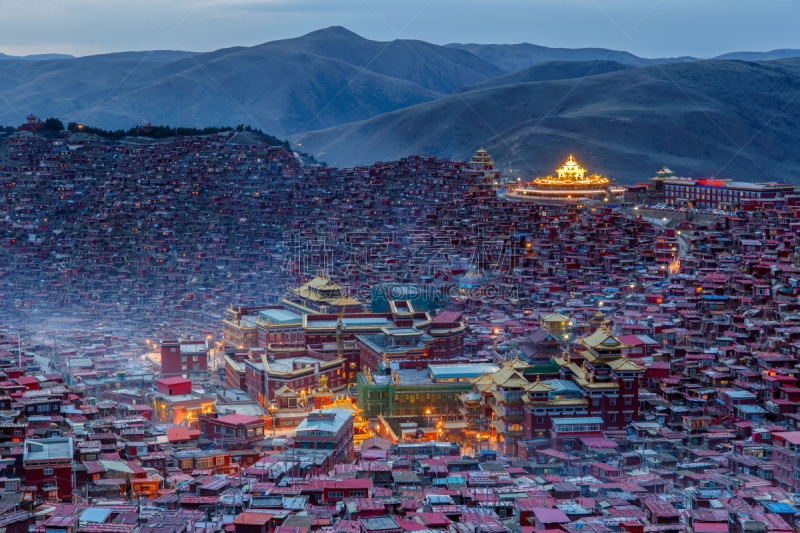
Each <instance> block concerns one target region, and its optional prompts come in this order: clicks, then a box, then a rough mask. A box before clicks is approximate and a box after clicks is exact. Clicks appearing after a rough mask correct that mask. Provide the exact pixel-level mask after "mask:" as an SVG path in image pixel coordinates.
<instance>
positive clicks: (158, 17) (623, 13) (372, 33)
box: [0, 0, 800, 57]
mask: <svg viewBox="0 0 800 533" xmlns="http://www.w3.org/2000/svg"><path fill="white" fill-rule="evenodd" d="M0 9H1V10H2V17H0V52H3V53H6V54H10V55H27V54H38V53H66V54H73V55H89V54H97V53H105V52H118V51H124V50H150V49H154V48H159V49H173V50H179V49H184V50H193V51H199V52H204V51H210V50H216V49H219V48H224V47H230V46H250V45H255V44H259V43H263V42H266V41H271V40H275V39H283V38H289V37H296V36H299V35H302V34H304V33H308V32H310V31H313V30H316V29H320V28H324V27H327V26H333V25H338V26H344V27H346V28H348V29H350V30H352V31H354V32H356V33H358V34H360V35H363V36H364V37H368V38H370V39H376V40H391V39H394V38H395V37H396V34H397V33H400V37H402V38H407V39H421V40H425V41H429V42H433V43H437V44H446V43H449V42H476V43H519V42H530V43H534V44H540V45H544V46H551V47H568V48H578V47H602V48H615V49H619V50H627V51H629V52H631V53H633V54H636V55H639V56H643V57H665V56H681V55H691V56H695V57H713V56H716V55H719V54H723V53H726V52H734V51H744V50H747V51H767V50H772V49H776V48H800V35H799V34H798V32H797V31H796V25H797V24H796V22H797V21H798V20H800V2H797V1H795V0H764V1H758V2H756V1H753V0H661V1H659V0H205V1H203V0H0ZM170 32H172V36H171V38H168V37H167V34H168V33H170ZM628 32H630V35H629V36H628V37H626V33H628Z"/></svg>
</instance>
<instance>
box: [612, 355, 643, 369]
mask: <svg viewBox="0 0 800 533" xmlns="http://www.w3.org/2000/svg"><path fill="white" fill-rule="evenodd" d="M608 366H609V367H611V370H616V371H617V372H640V371H642V370H644V367H641V366H639V365H637V364H636V363H634V362H633V361H631V360H630V359H627V358H625V357H623V358H621V359H617V360H616V361H612V362H610V363H608Z"/></svg>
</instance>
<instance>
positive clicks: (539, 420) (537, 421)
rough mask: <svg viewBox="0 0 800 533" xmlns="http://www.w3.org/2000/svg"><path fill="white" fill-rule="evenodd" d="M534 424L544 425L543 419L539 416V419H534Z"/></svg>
mask: <svg viewBox="0 0 800 533" xmlns="http://www.w3.org/2000/svg"><path fill="white" fill-rule="evenodd" d="M536 423H537V424H544V417H542V416H540V417H539V418H537V419H536Z"/></svg>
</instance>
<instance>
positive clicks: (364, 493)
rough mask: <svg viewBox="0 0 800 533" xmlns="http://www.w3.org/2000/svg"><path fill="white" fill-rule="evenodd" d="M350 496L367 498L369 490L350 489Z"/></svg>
mask: <svg viewBox="0 0 800 533" xmlns="http://www.w3.org/2000/svg"><path fill="white" fill-rule="evenodd" d="M350 497H351V498H366V497H367V491H365V490H351V491H350Z"/></svg>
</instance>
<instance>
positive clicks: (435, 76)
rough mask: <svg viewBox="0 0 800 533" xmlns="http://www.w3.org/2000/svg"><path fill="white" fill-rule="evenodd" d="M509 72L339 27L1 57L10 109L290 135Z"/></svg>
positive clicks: (4, 101)
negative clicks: (217, 46) (235, 39)
mask: <svg viewBox="0 0 800 533" xmlns="http://www.w3.org/2000/svg"><path fill="white" fill-rule="evenodd" d="M502 74H505V71H503V70H502V69H500V68H498V67H497V66H495V65H492V64H490V63H487V62H485V61H483V60H481V59H479V58H477V57H475V56H473V55H472V54H470V53H469V52H465V51H463V50H454V49H450V48H445V47H442V46H436V45H432V44H429V43H424V42H420V41H391V42H377V41H370V40H368V39H364V38H363V37H360V36H358V35H356V34H354V33H352V32H350V31H348V30H345V29H344V28H338V27H333V28H327V29H325V30H319V31H316V32H312V33H310V34H308V35H304V36H302V37H298V38H296V39H286V40H281V41H273V42H269V43H265V44H262V45H258V46H254V47H234V48H227V49H223V50H217V51H214V52H210V53H204V54H196V53H192V52H175V51H156V52H126V53H121V54H106V55H101V56H91V57H83V58H76V59H72V60H62V61H40V62H35V63H34V62H22V61H8V62H0V96H2V98H1V99H0V121H1V122H2V123H11V124H16V123H18V122H19V120H20V118H21V116H22V115H27V114H28V113H34V114H36V115H40V116H57V117H59V118H61V119H62V121H64V122H68V121H74V122H81V123H88V124H92V125H96V126H100V127H104V128H128V127H131V126H134V125H136V124H142V123H145V122H151V123H153V124H170V125H177V124H180V125H183V126H196V127H204V126H218V125H224V124H234V123H235V124H240V123H244V124H250V125H252V126H254V127H258V128H261V129H263V130H264V131H269V132H271V133H274V134H276V135H279V136H283V135H286V134H289V133H297V132H301V131H305V130H307V129H320V128H327V127H332V126H337V125H340V124H344V123H349V122H353V121H358V120H363V119H366V118H369V117H372V116H375V115H377V114H381V113H386V112H389V111H393V110H396V109H401V108H403V107H407V106H410V105H415V104H419V103H422V102H428V101H431V100H434V99H436V98H439V97H441V96H442V95H444V94H448V93H450V92H452V91H453V90H455V89H457V88H459V87H461V86H462V85H465V84H474V83H480V82H482V81H486V80H488V79H490V78H492V77H496V76H499V75H502ZM9 104H10V105H9Z"/></svg>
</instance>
